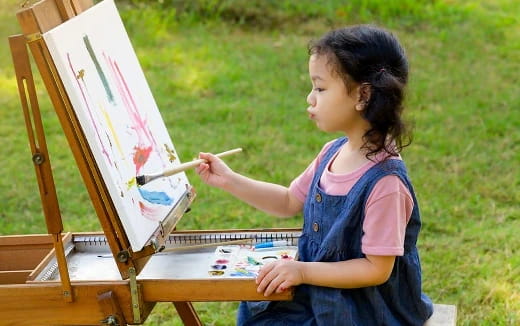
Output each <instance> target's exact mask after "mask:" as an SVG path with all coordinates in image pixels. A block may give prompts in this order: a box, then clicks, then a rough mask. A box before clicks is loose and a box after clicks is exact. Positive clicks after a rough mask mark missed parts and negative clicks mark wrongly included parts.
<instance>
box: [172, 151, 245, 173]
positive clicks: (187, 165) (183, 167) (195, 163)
mask: <svg viewBox="0 0 520 326" xmlns="http://www.w3.org/2000/svg"><path fill="white" fill-rule="evenodd" d="M241 151H242V148H235V149H231V150H229V151H225V152H222V153H218V154H216V155H215V156H216V157H224V156H228V155H231V154H236V153H239V152H241ZM205 162H207V161H206V160H204V159H198V160H194V161H191V162H186V163H182V164H180V165H178V166H176V167H174V168H172V169H169V170H165V171H164V173H163V176H165V177H169V176H170V175H174V174H176V173H179V172H182V171H186V170H189V169H192V168H195V167H197V166H199V164H201V163H205Z"/></svg>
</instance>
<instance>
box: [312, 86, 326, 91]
mask: <svg viewBox="0 0 520 326" xmlns="http://www.w3.org/2000/svg"><path fill="white" fill-rule="evenodd" d="M314 90H315V91H316V92H323V91H324V89H323V88H319V87H316V88H314Z"/></svg>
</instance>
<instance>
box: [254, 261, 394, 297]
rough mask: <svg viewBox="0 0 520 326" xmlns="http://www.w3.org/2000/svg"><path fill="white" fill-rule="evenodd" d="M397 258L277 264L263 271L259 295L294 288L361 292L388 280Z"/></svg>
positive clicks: (260, 274)
mask: <svg viewBox="0 0 520 326" xmlns="http://www.w3.org/2000/svg"><path fill="white" fill-rule="evenodd" d="M394 261H395V256H371V255H368V256H366V258H357V259H351V260H346V261H340V262H299V261H284V260H280V261H276V262H274V263H271V264H269V265H266V266H264V267H262V269H261V270H260V273H259V274H258V277H257V279H256V283H257V284H258V288H257V291H258V292H259V293H264V295H265V296H269V295H271V294H272V293H275V292H276V293H280V292H283V291H285V290H286V289H288V288H289V287H291V286H296V285H300V284H310V285H317V286H326V287H332V288H341V289H347V288H361V287H368V286H375V285H379V284H382V283H384V282H386V281H387V280H388V278H389V277H390V274H391V273H392V269H393V267H394Z"/></svg>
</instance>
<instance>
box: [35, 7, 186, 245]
mask: <svg viewBox="0 0 520 326" xmlns="http://www.w3.org/2000/svg"><path fill="white" fill-rule="evenodd" d="M43 38H44V40H45V42H46V44H47V46H48V48H49V51H50V53H51V56H52V59H53V61H54V63H55V65H56V68H57V69H58V72H59V75H60V77H61V79H62V81H63V84H64V86H65V89H66V92H67V94H68V96H69V98H70V101H71V103H72V105H73V108H74V111H75V112H76V115H77V117H78V119H79V121H80V124H81V127H82V129H83V132H84V134H85V137H86V138H87V141H88V144H89V146H90V149H91V151H92V152H93V155H94V158H95V160H96V163H97V165H98V167H99V169H100V172H101V175H102V177H103V180H104V181H105V184H106V186H107V188H108V191H109V193H110V197H111V199H112V201H113V203H114V206H115V208H116V211H117V213H118V215H119V218H120V220H121V222H122V225H123V227H124V229H125V232H126V234H127V236H128V238H129V240H130V243H131V246H132V249H133V250H134V251H137V250H140V249H142V247H143V246H144V245H145V244H146V242H147V241H148V240H149V238H150V236H151V235H152V234H153V233H154V231H155V230H156V229H157V227H158V223H159V222H162V221H163V220H164V219H165V218H166V217H167V216H168V214H169V213H170V212H171V210H172V209H173V207H175V205H176V204H177V203H178V202H179V200H180V199H181V197H182V196H183V195H184V194H185V192H186V189H187V188H188V187H189V183H188V180H187V178H186V175H185V174H184V173H179V174H176V175H174V176H171V177H169V178H162V179H160V180H156V181H154V182H150V183H149V184H146V185H144V186H141V187H138V186H137V184H136V182H135V177H136V175H142V174H151V173H156V172H161V171H163V170H165V169H167V168H171V167H173V166H175V165H178V164H179V163H180V162H179V158H178V155H177V152H176V150H175V148H174V145H173V143H172V140H171V138H170V135H169V133H168V130H167V128H166V126H165V125H164V122H163V119H162V117H161V114H160V112H159V109H158V107H157V104H156V103H155V100H154V98H153V95H152V93H151V91H150V88H149V86H148V83H147V81H146V78H145V76H144V73H143V71H142V69H141V66H140V64H139V62H138V59H137V56H136V54H135V52H134V50H133V48H132V45H131V43H130V40H129V38H128V35H127V33H126V30H125V28H124V25H123V23H122V21H121V18H120V16H119V13H118V11H117V8H116V6H115V4H114V2H113V0H105V1H102V2H100V3H98V4H97V5H95V6H93V7H92V8H90V9H88V10H86V11H85V12H83V13H81V14H80V15H78V16H76V17H74V18H72V19H70V20H69V21H67V22H65V23H63V24H61V25H60V26H58V27H56V28H54V29H52V30H50V31H49V32H47V33H45V34H44V35H43Z"/></svg>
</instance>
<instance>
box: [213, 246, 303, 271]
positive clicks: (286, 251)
mask: <svg viewBox="0 0 520 326" xmlns="http://www.w3.org/2000/svg"><path fill="white" fill-rule="evenodd" d="M297 252H298V247H296V246H286V247H272V248H262V249H255V248H254V246H250V245H230V246H218V247H217V249H215V253H214V259H213V261H212V262H211V264H210V266H208V274H209V275H210V276H212V277H219V278H223V277H225V278H255V277H256V276H257V275H258V271H259V270H260V268H262V266H264V265H266V264H268V263H270V262H273V261H276V260H281V259H289V260H294V259H296V257H297Z"/></svg>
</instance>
